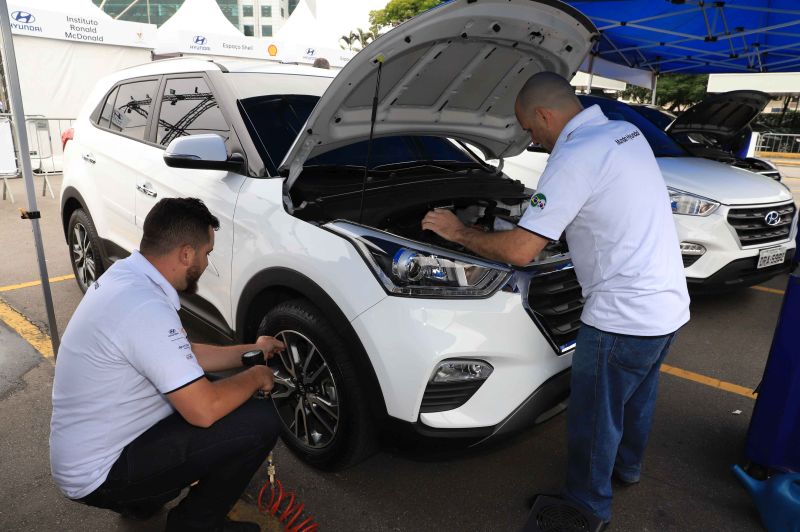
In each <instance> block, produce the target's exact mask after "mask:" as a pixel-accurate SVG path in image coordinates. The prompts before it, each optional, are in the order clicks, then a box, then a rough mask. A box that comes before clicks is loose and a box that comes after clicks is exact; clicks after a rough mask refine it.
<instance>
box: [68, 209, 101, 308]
mask: <svg viewBox="0 0 800 532" xmlns="http://www.w3.org/2000/svg"><path fill="white" fill-rule="evenodd" d="M67 242H69V255H70V263H72V271H73V273H74V274H75V280H76V281H77V282H78V287H79V288H80V289H81V292H83V293H86V290H88V289H89V287H90V286H92V283H94V282H95V281H96V280H97V279H99V278H100V276H101V275H102V274H103V272H104V271H105V268H103V259H102V254H101V251H100V250H101V249H102V248H101V247H100V238H99V237H98V236H97V230H96V229H95V228H94V223H92V219H91V218H90V217H89V215H88V214H86V211H84V210H83V209H76V210H75V211H74V212H73V213H72V215H71V216H70V217H69V224H68V225H67Z"/></svg>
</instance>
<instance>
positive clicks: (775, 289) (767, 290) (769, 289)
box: [750, 286, 785, 296]
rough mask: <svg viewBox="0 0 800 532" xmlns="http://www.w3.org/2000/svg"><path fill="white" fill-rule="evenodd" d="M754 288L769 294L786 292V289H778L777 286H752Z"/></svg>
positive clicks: (780, 294)
mask: <svg viewBox="0 0 800 532" xmlns="http://www.w3.org/2000/svg"><path fill="white" fill-rule="evenodd" d="M750 288H752V289H753V290H758V291H759V292H766V293H768V294H777V295H779V296H782V295H783V294H784V293H785V292H784V290H778V289H777V288H767V287H766V286H751V287H750Z"/></svg>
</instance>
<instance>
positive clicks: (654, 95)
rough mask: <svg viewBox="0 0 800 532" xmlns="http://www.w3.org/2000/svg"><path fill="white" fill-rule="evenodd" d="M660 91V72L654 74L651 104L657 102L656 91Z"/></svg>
mask: <svg viewBox="0 0 800 532" xmlns="http://www.w3.org/2000/svg"><path fill="white" fill-rule="evenodd" d="M657 91H658V73H654V74H653V96H652V97H651V98H650V104H651V105H655V104H656V92H657Z"/></svg>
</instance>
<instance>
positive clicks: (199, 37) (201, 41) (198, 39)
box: [194, 35, 206, 46]
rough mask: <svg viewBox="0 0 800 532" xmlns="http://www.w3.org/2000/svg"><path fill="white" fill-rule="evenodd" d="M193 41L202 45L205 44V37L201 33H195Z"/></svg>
mask: <svg viewBox="0 0 800 532" xmlns="http://www.w3.org/2000/svg"><path fill="white" fill-rule="evenodd" d="M194 43H195V44H198V45H200V46H203V45H204V44H206V38H205V37H203V36H202V35H195V36H194Z"/></svg>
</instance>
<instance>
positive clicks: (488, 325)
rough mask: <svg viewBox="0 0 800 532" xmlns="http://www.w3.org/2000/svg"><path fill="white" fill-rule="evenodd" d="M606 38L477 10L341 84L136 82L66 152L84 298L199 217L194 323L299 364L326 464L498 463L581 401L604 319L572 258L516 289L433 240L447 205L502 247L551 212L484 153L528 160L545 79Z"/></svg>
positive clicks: (570, 18) (101, 108)
mask: <svg viewBox="0 0 800 532" xmlns="http://www.w3.org/2000/svg"><path fill="white" fill-rule="evenodd" d="M595 37H596V30H595V28H594V26H593V25H592V24H591V22H590V21H589V20H588V19H586V18H585V17H583V16H582V15H581V14H580V13H579V12H577V11H575V10H574V9H572V8H570V7H569V6H567V5H565V4H560V3H558V2H552V1H543V2H533V1H530V0H484V1H480V2H474V1H472V0H457V1H455V2H451V3H449V4H445V5H443V6H441V7H439V8H436V9H434V10H432V11H429V12H427V13H425V14H423V15H420V16H419V17H417V18H415V19H413V20H411V21H409V22H407V23H406V24H403V25H401V26H399V27H398V28H396V29H394V30H392V31H390V32H388V33H387V34H386V35H384V36H382V37H381V38H379V39H377V40H376V41H375V42H374V43H372V44H370V45H369V46H368V47H366V48H365V49H364V51H362V52H361V53H359V54H358V55H357V56H356V57H355V58H354V59H353V60H351V61H350V62H349V64H348V65H347V66H346V67H345V68H344V69H343V70H342V71H341V72H340V73H339V74H338V76H336V77H334V75H333V73H331V72H330V71H327V70H321V69H315V68H310V67H301V66H293V65H272V66H265V65H264V64H263V63H262V64H259V65H253V64H243V63H235V62H212V61H204V60H197V59H177V60H167V61H159V62H155V63H151V64H148V65H143V66H140V67H134V68H130V69H127V70H123V71H121V72H119V73H117V74H115V75H113V76H111V77H110V78H107V79H105V80H104V81H102V82H101V83H99V85H98V86H97V88H96V89H95V90H94V92H93V93H92V94H91V96H90V97H89V101H88V103H87V105H86V107H85V109H84V110H83V111H82V113H81V114H80V117H79V118H78V120H77V121H76V122H75V124H74V131H72V132H70V133H69V134H68V135H67V136H66V137H65V139H64V140H65V142H66V149H65V165H64V166H65V168H64V181H63V187H62V191H61V205H62V218H63V224H64V230H65V235H66V238H67V240H68V243H69V246H70V249H71V254H72V255H71V256H72V260H73V266H74V270H75V274H76V278H77V280H78V283H79V285H80V286H81V288H82V289H84V290H85V289H86V288H87V287H88V286H90V285H91V283H92V282H93V281H94V280H95V279H96V278H98V277H99V275H100V274H101V273H102V272H103V271H104V269H106V268H107V267H108V266H109V265H110V264H111V263H112V262H113V261H114V260H116V259H118V258H121V257H125V256H127V255H128V254H129V253H130V252H131V250H133V249H135V248H136V247H137V245H138V242H139V240H140V238H141V233H142V222H143V220H144V218H145V216H146V215H147V213H148V212H149V210H150V209H151V208H152V206H153V205H154V203H155V202H156V201H158V200H159V199H161V198H163V197H171V196H193V197H198V198H201V199H202V200H203V201H204V202H205V203H206V204H207V205H208V207H209V209H210V210H211V212H213V213H214V214H215V215H216V216H217V217H218V218H219V219H220V223H221V227H220V229H219V231H218V233H217V236H216V242H215V246H214V251H213V253H212V254H211V256H210V258H209V266H208V269H207V270H206V273H205V275H203V277H202V279H201V281H200V287H199V291H198V293H197V294H196V295H193V296H186V297H184V298H183V302H182V304H183V311H184V313H185V314H186V315H187V316H188V317H192V318H197V319H198V320H200V322H201V323H202V324H204V326H205V329H204V330H205V331H206V332H207V333H208V335H211V334H212V333H213V335H214V336H216V337H219V338H220V339H221V340H222V341H225V340H227V341H245V340H252V339H253V338H255V336H256V335H257V334H270V335H273V336H276V337H278V338H280V339H282V340H283V341H284V342H285V343H286V344H287V345H288V350H287V354H286V355H285V356H282V357H280V359H279V360H275V361H274V362H273V363H274V371H275V375H276V388H275V391H274V393H273V398H274V400H275V402H276V404H277V406H278V409H279V412H280V414H281V417H282V419H283V422H284V424H285V429H286V430H285V434H284V440H285V441H286V443H287V444H288V445H289V446H290V447H291V448H292V449H293V450H294V451H295V452H297V453H298V454H299V455H300V456H301V457H302V458H303V459H304V460H306V461H307V462H309V463H311V464H314V465H316V466H319V467H325V468H336V467H343V466H345V465H348V464H351V463H354V462H356V461H358V460H359V459H361V458H363V457H364V456H366V455H367V453H368V452H369V450H370V449H371V447H372V443H373V442H374V441H375V439H374V436H375V434H376V432H377V431H378V429H394V430H400V431H403V430H404V431H407V432H409V433H411V434H414V435H420V434H421V435H423V436H426V437H433V438H437V437H438V438H448V439H450V438H455V439H457V440H459V441H461V442H462V443H467V442H468V443H478V442H481V441H483V440H486V439H487V438H490V437H495V436H498V435H501V434H505V433H508V432H511V431H514V430H518V429H520V428H522V427H524V426H526V425H528V424H531V423H533V422H535V421H536V420H537V419H539V420H541V419H544V418H545V417H546V416H547V415H549V413H552V411H554V410H555V409H557V408H558V405H559V403H561V402H562V401H563V400H564V399H565V397H566V396H567V394H568V392H569V368H570V364H571V353H572V350H573V349H574V343H575V337H576V335H577V331H578V328H579V325H580V321H579V318H580V314H581V309H582V306H583V300H582V297H581V289H580V286H579V285H578V283H577V280H576V277H575V274H574V271H573V269H572V264H571V262H570V259H569V255H568V253H567V250H566V248H565V246H564V245H563V243H559V242H554V243H552V244H551V245H550V246H549V247H548V248H547V249H546V250H545V251H544V252H543V253H542V254H541V255H540V256H539V257H538V258H537V260H536V261H535V262H534V263H532V264H530V265H529V266H528V267H525V268H518V269H515V268H512V267H510V266H509V265H507V264H498V263H494V262H489V261H486V260H483V259H480V258H478V257H476V256H474V255H471V254H469V253H468V252H466V250H464V249H462V248H460V247H458V246H456V245H454V244H453V243H450V242H447V241H444V240H442V239H440V238H438V237H437V236H436V235H435V234H433V233H431V232H427V231H422V230H421V228H420V222H421V219H422V217H423V216H424V214H425V212H427V211H428V210H429V209H431V208H433V207H448V208H451V209H452V210H454V211H455V212H456V213H457V214H458V216H460V217H461V219H462V220H464V221H465V222H467V223H469V224H472V225H476V226H480V227H483V228H485V229H486V230H487V231H491V230H494V229H495V228H496V227H498V228H499V227H502V226H507V225H508V224H513V223H514V222H515V221H517V220H518V219H519V216H520V215H521V213H522V211H523V209H524V206H525V205H526V204H527V203H528V201H529V198H530V196H531V194H532V192H531V191H530V190H528V189H526V188H525V186H524V185H523V184H522V183H520V182H518V181H514V180H512V179H509V178H508V177H506V176H505V175H503V174H502V172H500V171H499V170H498V169H497V168H495V167H493V166H490V165H487V164H486V163H484V162H483V161H482V160H481V158H480V157H478V156H477V155H476V154H475V153H474V152H472V151H470V149H469V148H467V147H466V146H467V144H466V143H469V145H471V146H475V147H478V148H479V149H480V150H481V151H482V152H483V153H482V156H483V157H504V156H506V155H513V154H516V153H519V152H520V151H522V150H523V149H524V148H525V146H526V145H527V144H528V142H529V139H528V137H527V134H526V133H525V132H524V131H522V130H521V129H520V127H519V126H518V124H517V122H516V120H515V118H514V110H513V104H514V99H515V95H516V94H517V92H518V90H519V89H520V88H521V86H522V84H523V83H524V82H525V80H527V79H528V77H530V76H531V75H532V74H534V73H536V72H538V71H541V70H550V71H555V72H558V73H560V74H562V75H564V76H567V77H571V76H572V75H573V74H574V72H575V71H576V69H577V68H578V66H579V65H580V64H581V61H582V60H583V57H584V56H585V55H586V53H587V51H588V49H589V47H590V43H591V40H592V39H593V38H595ZM371 131H372V132H373V136H374V138H373V139H372V140H371V141H370V132H371ZM454 141H455V142H454Z"/></svg>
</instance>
